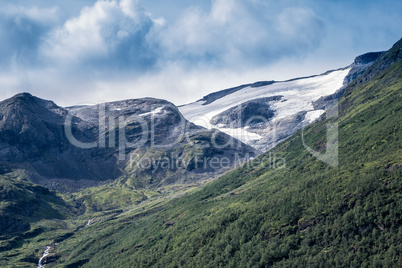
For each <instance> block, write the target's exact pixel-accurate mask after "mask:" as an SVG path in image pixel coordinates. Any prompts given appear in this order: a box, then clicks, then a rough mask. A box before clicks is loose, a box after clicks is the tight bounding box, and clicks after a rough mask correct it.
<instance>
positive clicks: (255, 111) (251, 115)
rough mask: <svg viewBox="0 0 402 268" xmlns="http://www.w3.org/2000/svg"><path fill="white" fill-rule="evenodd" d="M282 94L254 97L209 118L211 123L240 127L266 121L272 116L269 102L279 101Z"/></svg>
mask: <svg viewBox="0 0 402 268" xmlns="http://www.w3.org/2000/svg"><path fill="white" fill-rule="evenodd" d="M282 97H283V96H273V97H268V98H260V99H254V100H251V101H247V102H244V103H241V104H239V105H237V106H235V107H232V108H230V109H228V110H226V111H224V112H222V113H220V114H218V115H215V116H214V117H212V119H211V124H213V125H220V126H223V127H226V128H242V127H250V126H255V125H258V124H261V123H264V122H268V121H270V120H271V119H272V117H273V116H274V111H273V110H272V109H271V107H270V102H274V101H279V100H280V99H282Z"/></svg>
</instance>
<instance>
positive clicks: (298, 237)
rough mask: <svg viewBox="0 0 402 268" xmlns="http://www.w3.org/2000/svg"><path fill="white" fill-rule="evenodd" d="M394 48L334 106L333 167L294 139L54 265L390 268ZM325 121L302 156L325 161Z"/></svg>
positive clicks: (398, 109) (79, 239)
mask: <svg viewBox="0 0 402 268" xmlns="http://www.w3.org/2000/svg"><path fill="white" fill-rule="evenodd" d="M401 46H402V40H401V41H399V42H398V43H397V44H396V45H395V46H394V47H393V49H391V50H390V51H388V52H387V53H385V54H384V55H383V56H381V58H380V59H379V60H378V61H377V62H376V63H375V64H374V65H373V66H372V67H371V68H370V69H369V70H368V71H367V72H366V73H365V74H363V75H362V76H360V77H358V78H357V79H356V80H355V81H354V82H352V84H351V85H350V86H349V87H348V88H347V90H346V92H345V95H344V97H342V98H341V101H340V103H339V107H340V111H339V118H337V122H338V125H339V165H338V166H337V167H332V166H330V165H327V164H325V163H323V162H321V161H319V160H318V159H316V158H315V157H313V156H311V155H310V154H309V153H308V151H307V150H306V149H305V147H304V146H303V143H302V139H301V133H300V132H299V133H297V134H296V135H294V136H293V137H292V138H290V139H289V140H287V141H286V142H283V143H282V144H280V145H279V146H277V147H276V148H275V149H274V150H272V151H270V152H268V153H266V154H265V155H263V156H261V157H260V158H259V159H257V160H254V162H253V163H249V164H246V165H244V166H243V167H241V168H238V169H236V170H234V171H233V172H231V173H228V174H227V175H225V176H222V177H221V178H219V179H218V180H216V181H214V182H212V183H209V184H208V185H206V186H205V187H203V188H201V189H200V190H197V191H193V192H192V193H189V194H187V195H184V196H182V197H180V198H175V199H172V200H170V201H169V200H167V201H165V202H161V203H160V204H155V205H151V206H138V207H136V208H134V209H132V210H128V211H125V212H123V213H121V214H119V215H116V216H115V217H112V218H107V219H105V220H99V221H98V222H97V223H96V224H93V225H91V226H89V227H88V228H85V229H82V230H80V231H78V232H76V233H75V234H74V235H73V236H72V237H70V238H69V239H66V240H65V241H63V242H62V243H60V244H59V245H57V246H55V248H54V251H53V254H54V255H55V256H57V258H56V260H55V261H54V262H53V263H52V265H54V267H77V266H82V267H105V265H106V266H107V267H150V266H153V267H396V266H398V265H400V264H401V263H402V244H401V243H400V241H402V227H401V224H402V62H401V55H402V53H401ZM331 120H334V119H333V118H332V119H326V120H323V121H320V122H318V123H315V124H313V125H311V126H310V127H308V128H307V129H305V131H304V139H305V142H306V144H308V145H309V146H310V147H312V148H314V149H315V150H318V151H320V152H321V153H324V152H325V150H326V149H325V148H326V146H325V144H326V136H327V135H326V125H327V124H328V123H330V121H331ZM261 159H264V160H263V161H262V163H261V164H258V161H260V160H261ZM282 159H284V160H285V163H286V166H285V167H283V165H282V164H283V163H282V161H283V160H282ZM281 167H282V168H281Z"/></svg>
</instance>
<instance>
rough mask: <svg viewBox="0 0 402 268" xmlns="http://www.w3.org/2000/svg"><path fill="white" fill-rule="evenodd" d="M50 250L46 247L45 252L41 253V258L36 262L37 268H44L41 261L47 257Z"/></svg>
mask: <svg viewBox="0 0 402 268" xmlns="http://www.w3.org/2000/svg"><path fill="white" fill-rule="evenodd" d="M50 249H51V247H49V246H47V247H46V250H45V252H43V255H42V258H40V259H39V262H38V268H44V267H45V266H43V264H42V261H43V259H44V258H45V257H46V256H47V255H49V250H50Z"/></svg>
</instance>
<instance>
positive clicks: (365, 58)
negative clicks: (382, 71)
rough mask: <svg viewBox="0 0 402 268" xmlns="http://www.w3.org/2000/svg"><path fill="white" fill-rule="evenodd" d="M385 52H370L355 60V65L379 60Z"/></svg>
mask: <svg viewBox="0 0 402 268" xmlns="http://www.w3.org/2000/svg"><path fill="white" fill-rule="evenodd" d="M383 53H384V51H379V52H369V53H365V54H363V55H360V56H357V57H356V58H355V61H354V64H368V63H371V62H373V61H375V60H376V59H378V58H379V57H380V56H381V55H382V54H383Z"/></svg>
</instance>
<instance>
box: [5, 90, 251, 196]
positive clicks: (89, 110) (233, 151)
mask: <svg viewBox="0 0 402 268" xmlns="http://www.w3.org/2000/svg"><path fill="white" fill-rule="evenodd" d="M232 140H233V139H232V138H231V137H230V136H227V135H225V134H223V133H220V132H219V131H210V130H206V129H203V128H201V127H198V126H196V125H194V124H192V123H189V122H188V121H187V120H185V119H184V118H183V116H182V115H181V113H180V112H179V110H178V109H177V107H175V106H174V105H173V104H172V103H170V102H168V101H164V100H158V99H151V98H146V99H140V100H126V101H120V102H111V103H104V104H99V105H95V106H85V107H70V108H63V107H59V106H57V105H56V104H55V103H53V102H51V101H46V100H42V99H39V98H36V97H34V96H32V95H30V94H28V93H23V94H18V95H16V96H14V97H13V98H10V99H8V100H5V101H3V102H0V171H2V172H3V173H7V172H10V171H13V170H24V171H25V172H26V174H28V175H29V178H30V180H32V181H33V182H35V183H38V184H41V185H44V186H47V187H49V188H50V189H57V190H62V191H75V190H79V189H81V188H86V187H90V186H95V185H99V184H102V183H107V182H110V181H112V180H115V179H117V178H121V177H124V178H125V179H126V180H135V182H133V184H134V185H137V186H138V185H140V186H142V187H149V186H152V187H157V186H160V185H161V184H166V183H170V184H172V183H173V184H174V183H175V182H176V181H178V180H181V181H183V180H185V181H187V182H188V181H193V180H199V179H203V178H206V177H210V176H213V174H214V173H219V172H223V170H224V169H223V168H222V167H220V166H216V167H211V165H209V164H208V163H209V161H211V160H208V159H206V157H207V156H208V157H210V158H213V157H217V158H218V159H223V158H225V159H226V158H228V161H229V162H230V166H233V165H234V163H235V159H244V158H247V157H252V156H254V155H255V154H256V151H255V150H254V149H252V148H251V147H249V146H247V145H245V144H242V143H241V142H239V141H235V140H233V141H232ZM229 141H230V142H229ZM215 143H216V144H215ZM220 143H221V144H223V145H225V146H222V147H221V146H219V144H220ZM201 145H202V146H201ZM199 147H200V148H202V149H200V148H199ZM204 147H205V148H204ZM206 148H208V149H206ZM165 156H169V157H170V158H169V161H170V162H169V163H166V164H165V166H162V165H161V164H160V163H159V162H160V161H162V160H165V161H167V160H166V159H165V158H163V157H165ZM198 158H201V159H203V161H204V162H208V163H206V164H205V167H204V166H201V165H199V164H198V165H194V164H191V163H193V162H194V161H196V160H197V161H198ZM138 161H142V162H141V164H139V163H138ZM158 161H159V162H158ZM173 161H174V163H175V164H173ZM225 161H226V160H225ZM145 163H146V164H145ZM158 163H159V164H158ZM176 163H178V164H176ZM184 163H185V164H184ZM197 163H198V162H197ZM156 165H159V166H157V167H156ZM179 174H180V175H179ZM184 178H185V179H184Z"/></svg>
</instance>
